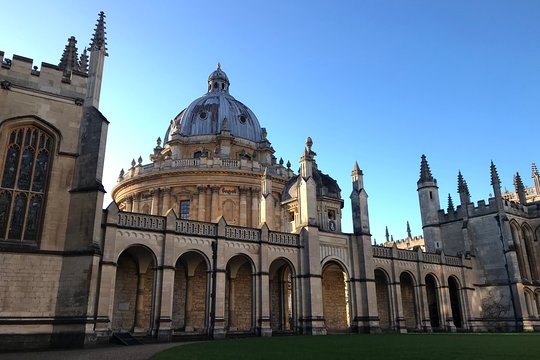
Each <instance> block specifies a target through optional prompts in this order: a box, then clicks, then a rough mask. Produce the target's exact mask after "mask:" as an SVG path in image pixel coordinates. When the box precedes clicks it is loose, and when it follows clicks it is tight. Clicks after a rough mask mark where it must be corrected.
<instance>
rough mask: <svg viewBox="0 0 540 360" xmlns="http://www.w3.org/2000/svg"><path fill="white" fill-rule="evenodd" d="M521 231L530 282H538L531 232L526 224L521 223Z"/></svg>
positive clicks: (535, 255)
mask: <svg viewBox="0 0 540 360" xmlns="http://www.w3.org/2000/svg"><path fill="white" fill-rule="evenodd" d="M521 230H522V234H523V243H524V248H525V251H526V254H527V260H528V263H527V265H529V270H530V273H531V280H540V278H539V274H538V262H537V254H536V251H535V247H534V234H533V231H532V229H531V227H530V226H529V224H527V223H523V225H522V226H521Z"/></svg>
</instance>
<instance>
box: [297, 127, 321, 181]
mask: <svg viewBox="0 0 540 360" xmlns="http://www.w3.org/2000/svg"><path fill="white" fill-rule="evenodd" d="M312 146H313V140H311V138H310V137H309V136H308V138H307V139H306V147H305V148H304V153H303V154H302V157H301V158H300V176H302V177H303V178H306V179H307V178H309V177H310V176H312V175H313V168H314V162H315V161H314V159H313V158H314V156H315V155H317V154H316V153H315V152H314V151H312V150H311V147H312Z"/></svg>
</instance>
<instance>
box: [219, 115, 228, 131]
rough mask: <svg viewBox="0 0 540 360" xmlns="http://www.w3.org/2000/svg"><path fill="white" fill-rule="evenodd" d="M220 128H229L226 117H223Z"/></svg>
mask: <svg viewBox="0 0 540 360" xmlns="http://www.w3.org/2000/svg"><path fill="white" fill-rule="evenodd" d="M221 130H229V120H228V119H227V117H224V118H223V125H222V127H221Z"/></svg>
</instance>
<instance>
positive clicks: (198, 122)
mask: <svg viewBox="0 0 540 360" xmlns="http://www.w3.org/2000/svg"><path fill="white" fill-rule="evenodd" d="M229 85H230V83H229V78H228V77H227V74H225V72H224V71H223V70H221V66H220V64H218V67H217V69H216V70H215V71H213V72H212V73H211V74H210V76H208V92H207V93H206V94H205V95H203V96H201V97H200V98H198V99H196V100H195V101H193V102H192V103H191V104H190V105H189V106H188V107H187V108H185V109H184V110H182V112H180V114H178V115H177V116H176V117H175V118H174V120H173V121H172V122H171V125H170V126H169V129H168V130H167V133H166V134H165V141H167V142H168V141H171V140H173V139H174V138H175V136H197V135H217V134H219V133H220V132H221V131H222V130H229V131H230V132H231V135H233V136H236V137H240V138H244V139H247V140H251V141H254V142H260V141H262V140H263V136H262V129H261V125H260V124H259V120H257V117H256V116H255V114H254V113H253V112H252V111H251V110H250V109H249V108H248V107H247V106H246V105H244V104H242V103H241V102H240V101H238V100H236V99H235V98H234V97H232V96H231V95H230V94H229ZM225 119H227V120H226V121H225Z"/></svg>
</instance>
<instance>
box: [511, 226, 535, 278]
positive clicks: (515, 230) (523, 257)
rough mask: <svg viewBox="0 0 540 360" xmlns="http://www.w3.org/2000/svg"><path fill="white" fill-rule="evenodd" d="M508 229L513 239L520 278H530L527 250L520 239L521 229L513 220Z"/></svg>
mask: <svg viewBox="0 0 540 360" xmlns="http://www.w3.org/2000/svg"><path fill="white" fill-rule="evenodd" d="M510 230H511V232H512V239H513V241H514V248H515V250H516V257H517V261H518V268H519V272H520V274H521V278H524V279H530V278H531V274H530V269H529V266H528V265H529V264H528V263H529V261H528V259H527V252H526V249H525V246H524V245H523V241H522V239H521V233H522V232H521V229H520V227H519V225H518V224H517V223H516V222H515V221H511V222H510Z"/></svg>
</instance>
